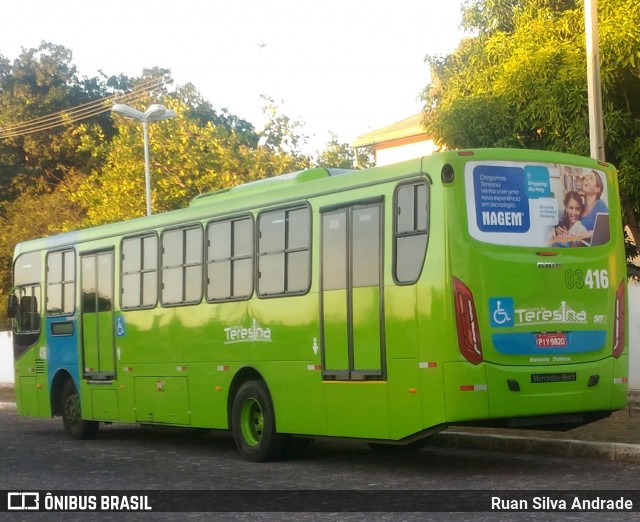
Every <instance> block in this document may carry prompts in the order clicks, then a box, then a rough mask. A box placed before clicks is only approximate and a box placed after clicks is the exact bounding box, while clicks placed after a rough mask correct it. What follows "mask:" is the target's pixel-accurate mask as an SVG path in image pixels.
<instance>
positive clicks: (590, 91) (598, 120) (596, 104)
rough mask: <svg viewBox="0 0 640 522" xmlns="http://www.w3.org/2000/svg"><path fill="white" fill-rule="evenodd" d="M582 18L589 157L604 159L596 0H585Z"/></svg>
mask: <svg viewBox="0 0 640 522" xmlns="http://www.w3.org/2000/svg"><path fill="white" fill-rule="evenodd" d="M584 20H585V33H586V47H587V95H588V103H589V142H590V148H591V157H592V158H595V159H598V160H600V161H604V160H605V157H604V156H605V155H604V128H603V127H604V126H603V122H602V90H601V87H600V52H599V49H598V48H599V43H598V0H585V2H584Z"/></svg>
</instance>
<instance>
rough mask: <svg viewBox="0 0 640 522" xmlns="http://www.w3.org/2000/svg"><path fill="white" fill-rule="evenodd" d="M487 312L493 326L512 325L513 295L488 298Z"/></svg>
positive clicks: (504, 326)
mask: <svg viewBox="0 0 640 522" xmlns="http://www.w3.org/2000/svg"><path fill="white" fill-rule="evenodd" d="M489 313H490V314H491V326H492V327H493V328H506V327H509V326H513V315H514V307H513V297H492V298H491V299H489Z"/></svg>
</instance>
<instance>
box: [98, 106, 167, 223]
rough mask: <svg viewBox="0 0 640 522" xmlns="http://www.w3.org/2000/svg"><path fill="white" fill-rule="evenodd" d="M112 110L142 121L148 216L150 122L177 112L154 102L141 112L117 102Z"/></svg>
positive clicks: (149, 205) (149, 202)
mask: <svg viewBox="0 0 640 522" xmlns="http://www.w3.org/2000/svg"><path fill="white" fill-rule="evenodd" d="M111 111H112V112H115V113H116V114H119V115H120V116H124V117H125V118H129V119H132V120H135V121H137V122H139V123H142V135H143V139H144V185H145V192H146V197H147V216H150V215H151V173H150V169H149V122H152V121H160V120H166V119H168V118H173V117H174V116H175V115H176V113H175V112H174V111H172V110H171V109H167V108H166V107H165V106H164V105H160V104H159V103H154V104H153V105H150V106H149V108H148V109H147V110H146V111H144V112H141V111H139V110H137V109H134V108H133V107H129V106H128V105H124V104H123V103H116V104H115V105H114V106H113V107H112V108H111Z"/></svg>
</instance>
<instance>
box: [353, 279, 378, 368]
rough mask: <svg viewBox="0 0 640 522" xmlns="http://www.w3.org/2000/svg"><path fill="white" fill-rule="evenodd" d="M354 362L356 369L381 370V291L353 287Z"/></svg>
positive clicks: (374, 288)
mask: <svg viewBox="0 0 640 522" xmlns="http://www.w3.org/2000/svg"><path fill="white" fill-rule="evenodd" d="M353 310H354V311H353V345H354V354H353V359H354V360H353V364H354V368H355V369H356V370H381V369H382V360H381V350H380V349H381V343H382V339H381V338H380V326H381V325H380V291H379V289H378V288H376V287H366V288H354V289H353Z"/></svg>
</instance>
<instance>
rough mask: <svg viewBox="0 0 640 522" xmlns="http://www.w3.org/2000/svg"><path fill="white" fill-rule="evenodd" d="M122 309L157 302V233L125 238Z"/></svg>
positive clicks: (151, 306)
mask: <svg viewBox="0 0 640 522" xmlns="http://www.w3.org/2000/svg"><path fill="white" fill-rule="evenodd" d="M121 251H122V291H121V294H120V296H121V297H120V303H121V307H122V308H123V309H131V308H153V307H154V306H156V304H157V302H158V236H156V235H155V234H150V235H145V236H141V237H133V238H128V239H123V240H122V247H121Z"/></svg>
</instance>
